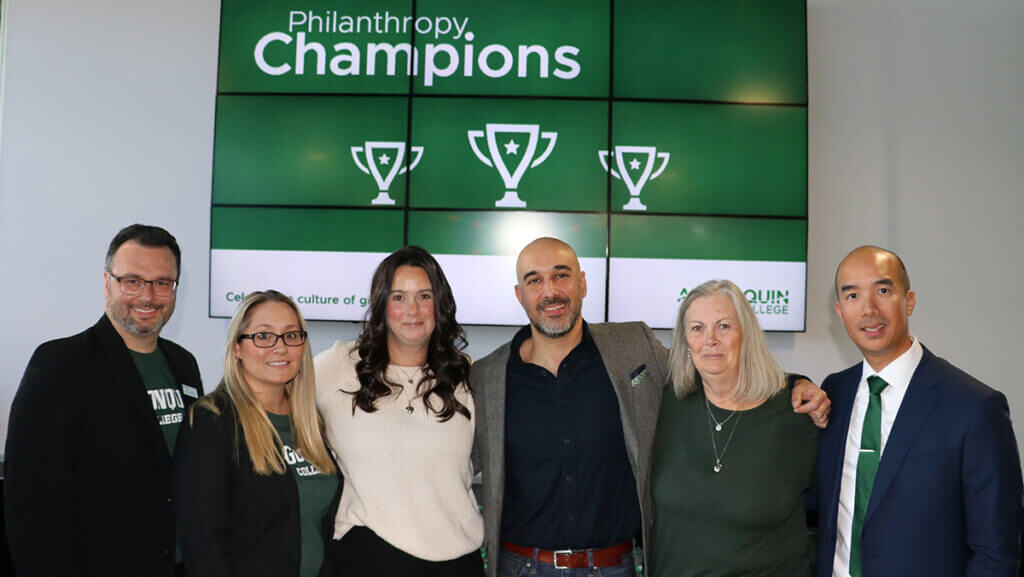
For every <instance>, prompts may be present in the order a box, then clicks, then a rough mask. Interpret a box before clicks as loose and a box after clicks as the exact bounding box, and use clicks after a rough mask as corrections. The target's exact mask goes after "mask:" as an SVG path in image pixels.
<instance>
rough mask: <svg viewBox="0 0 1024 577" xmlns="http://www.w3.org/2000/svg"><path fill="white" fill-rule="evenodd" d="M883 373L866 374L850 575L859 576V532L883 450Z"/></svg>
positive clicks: (884, 384)
mask: <svg viewBox="0 0 1024 577" xmlns="http://www.w3.org/2000/svg"><path fill="white" fill-rule="evenodd" d="M888 386H889V383H887V382H885V380H883V379H882V377H879V376H877V375H871V376H870V377H868V389H870V390H871V394H870V395H869V396H868V410H867V412H866V413H864V429H863V430H862V431H861V433H860V454H859V455H858V456H857V492H856V494H855V495H854V497H853V531H852V533H853V534H852V535H851V539H850V575H851V576H852V577H860V565H861V559H860V534H861V531H863V529H864V515H865V514H866V513H867V511H868V503H870V502H871V488H872V487H874V486H875V474H877V473H878V459H879V456H880V455H881V452H882V390H883V389H885V387H888Z"/></svg>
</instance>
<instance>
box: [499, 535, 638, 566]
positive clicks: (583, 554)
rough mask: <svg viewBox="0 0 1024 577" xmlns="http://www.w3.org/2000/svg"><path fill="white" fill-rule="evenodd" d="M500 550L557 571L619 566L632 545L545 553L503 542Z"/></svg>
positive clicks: (623, 543)
mask: <svg viewBox="0 0 1024 577" xmlns="http://www.w3.org/2000/svg"><path fill="white" fill-rule="evenodd" d="M501 548H502V549H507V550H509V551H511V552H513V553H515V554H516V555H522V556H523V557H529V558H531V559H533V558H536V559H537V560H538V561H540V562H542V563H547V564H549V565H554V566H555V568H557V569H570V568H571V569H576V568H578V567H614V566H616V565H621V564H622V556H623V555H625V554H626V553H629V552H630V551H632V550H633V543H632V542H630V541H623V542H622V543H619V544H618V545H612V546H611V547H605V548H604V549H583V550H579V549H577V550H575V551H574V550H571V549H564V550H560V551H545V550H544V549H535V548H533V547H523V546H521V545H516V544H515V543H509V542H508V541H505V542H503V543H502V544H501ZM534 552H536V553H537V555H536V557H534ZM588 553H589V555H588ZM590 558H593V560H594V561H593V565H591V562H590Z"/></svg>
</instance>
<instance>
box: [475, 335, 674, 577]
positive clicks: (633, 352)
mask: <svg viewBox="0 0 1024 577" xmlns="http://www.w3.org/2000/svg"><path fill="white" fill-rule="evenodd" d="M587 327H588V328H589V329H590V334H591V336H592V337H593V338H594V342H595V343H596V344H597V350H598V351H600V353H601V359H602V360H603V361H604V366H605V369H606V370H607V371H608V376H609V377H611V381H612V385H614V387H615V394H616V396H617V397H618V398H619V414H620V415H621V416H622V432H623V434H624V436H625V439H626V450H627V452H628V453H629V464H630V465H631V466H632V468H633V474H634V476H635V477H636V490H637V498H638V499H639V501H640V514H641V517H642V521H643V532H644V536H645V538H646V537H648V536H649V535H650V530H651V527H652V526H653V524H654V518H653V505H652V503H651V487H650V481H649V477H650V470H651V448H652V446H653V445H654V430H655V427H656V425H657V421H658V406H659V404H660V403H661V394H662V391H663V390H664V388H665V383H666V382H667V380H668V368H667V361H668V351H667V350H666V349H665V347H664V346H662V344H661V343H660V342H658V339H656V338H655V337H654V333H653V332H651V329H650V328H649V327H648V326H647V325H645V324H644V323H637V322H634V323H605V324H588V325H587ZM510 346H511V343H506V344H504V345H503V346H501V347H499V348H498V349H497V350H495V351H494V352H492V353H491V354H489V355H487V356H486V357H484V358H483V359H481V360H480V361H478V362H476V363H474V364H473V370H472V372H471V374H470V378H469V380H470V384H471V386H472V389H473V401H474V403H475V405H476V410H477V419H476V436H475V437H474V440H473V453H474V465H475V466H476V467H477V470H478V471H481V472H482V473H483V487H482V489H483V490H482V501H483V503H482V505H483V509H484V511H483V513H484V546H485V547H486V551H487V559H488V562H487V574H488V576H489V577H495V576H496V575H497V570H498V548H499V544H498V540H499V533H500V531H501V510H502V499H503V498H504V496H505V375H506V370H507V368H508V359H509V352H510ZM640 367H644V370H643V371H638V370H637V369H639V368H640ZM646 556H647V555H646V553H645V554H644V557H645V558H644V564H645V566H646V561H647V559H646Z"/></svg>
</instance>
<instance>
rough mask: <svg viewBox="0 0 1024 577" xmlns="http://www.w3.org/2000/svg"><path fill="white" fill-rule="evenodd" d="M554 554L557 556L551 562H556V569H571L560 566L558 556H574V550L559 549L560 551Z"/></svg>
mask: <svg viewBox="0 0 1024 577" xmlns="http://www.w3.org/2000/svg"><path fill="white" fill-rule="evenodd" d="M552 553H554V554H555V555H554V558H552V559H551V561H553V562H554V565H555V569H569V567H563V566H562V565H559V564H558V556H559V555H572V549H559V550H558V551H552Z"/></svg>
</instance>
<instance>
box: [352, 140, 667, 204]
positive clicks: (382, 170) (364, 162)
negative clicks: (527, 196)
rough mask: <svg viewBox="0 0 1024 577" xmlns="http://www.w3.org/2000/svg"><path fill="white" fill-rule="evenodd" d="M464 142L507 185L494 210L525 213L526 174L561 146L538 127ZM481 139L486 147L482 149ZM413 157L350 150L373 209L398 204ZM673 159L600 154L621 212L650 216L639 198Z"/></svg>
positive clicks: (638, 150)
mask: <svg viewBox="0 0 1024 577" xmlns="http://www.w3.org/2000/svg"><path fill="white" fill-rule="evenodd" d="M466 136H467V137H468V138H469V147H470V149H472V151H473V154H474V155H475V156H476V158H477V159H478V160H479V161H480V162H482V163H483V164H484V165H486V166H488V167H490V168H493V169H495V170H497V171H498V176H500V177H501V181H502V183H503V184H504V185H505V191H504V194H503V196H502V197H501V198H500V199H498V200H497V201H495V202H494V206H496V207H499V208H525V207H526V202H525V201H524V200H522V199H521V198H519V192H518V189H519V182H520V181H521V180H522V178H523V175H524V174H526V171H527V170H528V169H530V168H534V167H537V166H540V165H541V164H542V163H543V162H544V161H545V160H547V158H548V157H549V156H550V155H551V152H552V151H553V150H554V148H555V143H557V142H558V133H557V132H555V131H542V130H541V129H540V125H539V124H507V123H487V124H485V125H484V129H483V130H468V131H466ZM481 139H483V141H484V144H485V145H486V147H481V146H480V140H481ZM541 142H544V143H545V144H544V145H543V147H541V146H540V144H541ZM538 150H540V152H539V153H538ZM412 151H413V159H412V161H411V162H410V163H408V164H403V161H404V159H405V143H404V142H397V141H370V140H368V141H366V142H364V143H363V144H362V145H361V146H353V147H352V160H353V161H355V163H356V166H357V167H358V168H359V170H361V171H362V172H363V173H364V174H369V175H370V176H372V177H373V179H374V180H375V181H376V183H377V188H378V189H379V192H378V194H377V198H375V199H373V200H372V201H371V202H370V204H374V205H393V204H395V201H394V199H392V198H391V195H390V194H389V188H390V187H391V183H392V182H393V181H394V179H395V176H397V175H399V174H405V173H406V172H409V171H411V170H412V169H414V168H416V165H417V164H419V161H420V158H421V157H422V156H423V147H422V146H413V147H412ZM485 151H486V152H485ZM378 152H380V154H377V153H378ZM389 152H390V154H388V153H389ZM609 156H612V157H613V158H615V161H616V163H617V167H618V170H616V169H615V168H614V167H611V168H610V167H609V166H608V157H609ZM670 156H671V155H670V154H669V153H668V152H658V149H657V148H656V147H654V146H623V145H619V146H615V147H613V149H612V150H611V151H607V150H599V151H598V152H597V157H598V160H600V161H601V166H602V167H604V170H605V171H609V170H610V171H611V173H612V176H614V177H615V178H618V179H620V180H622V181H623V182H625V183H626V188H627V189H628V190H629V195H630V200H629V202H627V203H626V204H625V205H623V207H622V208H623V210H647V206H646V205H644V204H643V203H642V202H640V193H641V192H642V190H643V187H644V185H645V184H647V182H649V181H651V180H654V179H656V178H658V177H659V176H660V175H661V173H662V172H664V171H665V167H667V166H668V161H669V158H670ZM627 159H628V160H627ZM658 161H660V164H659V163H658ZM655 165H657V166H655Z"/></svg>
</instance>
